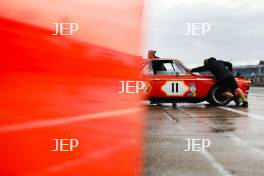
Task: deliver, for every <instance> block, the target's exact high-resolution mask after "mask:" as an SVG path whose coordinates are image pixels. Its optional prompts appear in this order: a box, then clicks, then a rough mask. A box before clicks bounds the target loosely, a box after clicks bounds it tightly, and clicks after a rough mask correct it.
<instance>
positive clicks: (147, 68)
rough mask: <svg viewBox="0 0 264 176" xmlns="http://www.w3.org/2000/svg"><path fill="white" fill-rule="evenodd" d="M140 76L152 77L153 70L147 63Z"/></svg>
mask: <svg viewBox="0 0 264 176" xmlns="http://www.w3.org/2000/svg"><path fill="white" fill-rule="evenodd" d="M142 74H144V75H153V70H152V67H151V65H150V63H149V62H147V63H146V64H145V65H144V66H143V69H142Z"/></svg>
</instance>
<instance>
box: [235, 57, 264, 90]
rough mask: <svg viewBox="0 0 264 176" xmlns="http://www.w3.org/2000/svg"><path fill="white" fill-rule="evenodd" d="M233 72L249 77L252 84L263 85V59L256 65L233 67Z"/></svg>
mask: <svg viewBox="0 0 264 176" xmlns="http://www.w3.org/2000/svg"><path fill="white" fill-rule="evenodd" d="M234 74H235V75H236V76H243V77H246V78H249V79H250V80H251V81H252V84H262V85H264V60H261V61H260V62H259V64H258V65H245V66H237V67H234Z"/></svg>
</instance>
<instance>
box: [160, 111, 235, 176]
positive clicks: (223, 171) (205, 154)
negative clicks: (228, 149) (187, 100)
mask: <svg viewBox="0 0 264 176" xmlns="http://www.w3.org/2000/svg"><path fill="white" fill-rule="evenodd" d="M178 109H181V111H183V112H184V113H185V114H188V115H190V116H192V117H197V116H196V115H194V114H192V113H189V112H188V111H187V110H184V109H182V108H178ZM163 114H164V115H165V116H166V117H167V118H168V119H170V120H173V119H172V117H170V116H169V115H168V114H167V113H166V112H163ZM178 127H179V128H180V130H184V128H183V127H181V126H178ZM199 153H200V154H201V155H202V156H203V157H204V158H205V159H206V160H207V161H208V162H209V163H210V164H211V165H212V166H213V167H214V168H215V169H216V170H217V171H218V173H219V174H220V175H221V176H233V175H232V174H231V173H230V172H229V171H227V170H226V169H225V168H224V166H222V165H221V164H220V163H218V162H217V161H216V160H215V159H214V157H213V156H212V155H211V154H210V153H209V152H208V151H206V150H204V151H201V152H199Z"/></svg>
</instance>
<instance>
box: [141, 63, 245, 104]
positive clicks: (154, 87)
mask: <svg viewBox="0 0 264 176" xmlns="http://www.w3.org/2000/svg"><path fill="white" fill-rule="evenodd" d="M163 60H167V61H170V60H171V61H174V62H177V63H179V65H181V66H182V68H184V70H185V71H186V74H182V75H169V74H166V75H159V74H143V79H144V81H146V82H148V84H147V85H149V86H150V88H149V90H150V91H149V92H148V93H147V98H148V99H150V100H153V99H155V100H159V99H164V98H165V99H167V100H168V101H170V100H175V101H186V102H188V101H203V100H206V98H207V96H208V95H209V92H210V90H211V88H212V87H213V86H214V85H216V84H217V81H216V80H215V79H214V76H212V75H199V74H193V73H188V71H187V70H188V69H187V68H186V67H185V66H184V65H182V63H181V62H180V61H178V60H177V59H153V60H145V61H144V62H145V63H144V64H145V65H146V64H148V62H151V61H163ZM236 81H237V83H238V86H239V87H240V88H241V89H242V91H243V92H244V93H245V95H246V96H247V94H248V92H247V90H248V89H249V85H250V81H249V80H247V79H245V78H242V77H239V78H236ZM176 84H177V87H175V88H173V86H175V85H176ZM172 85H173V86H172ZM176 89H177V91H178V92H176Z"/></svg>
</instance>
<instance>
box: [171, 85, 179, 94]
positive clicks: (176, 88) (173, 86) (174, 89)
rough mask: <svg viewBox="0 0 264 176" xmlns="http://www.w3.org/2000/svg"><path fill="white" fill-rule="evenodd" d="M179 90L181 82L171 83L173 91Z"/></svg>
mask: <svg viewBox="0 0 264 176" xmlns="http://www.w3.org/2000/svg"><path fill="white" fill-rule="evenodd" d="M178 91H179V84H178V83H171V92H172V93H174V92H176V93H177V92H178Z"/></svg>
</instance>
